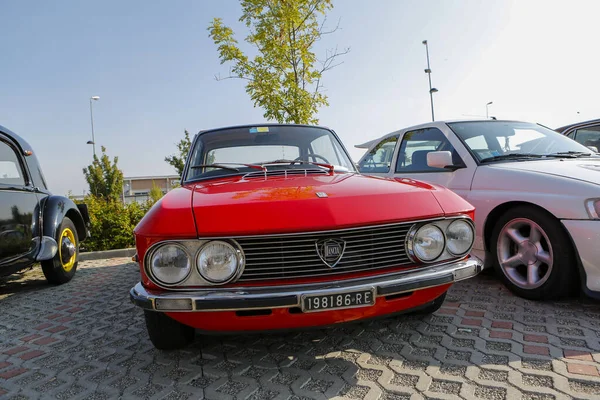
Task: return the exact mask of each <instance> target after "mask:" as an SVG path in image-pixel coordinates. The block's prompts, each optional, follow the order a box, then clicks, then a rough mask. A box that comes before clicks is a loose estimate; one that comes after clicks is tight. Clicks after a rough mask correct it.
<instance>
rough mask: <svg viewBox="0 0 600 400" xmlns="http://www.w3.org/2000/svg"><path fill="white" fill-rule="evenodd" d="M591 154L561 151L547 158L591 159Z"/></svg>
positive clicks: (548, 155)
mask: <svg viewBox="0 0 600 400" xmlns="http://www.w3.org/2000/svg"><path fill="white" fill-rule="evenodd" d="M590 156H591V154H590V153H585V152H583V151H559V152H557V153H552V154H547V155H546V157H561V158H563V157H569V158H579V157H590Z"/></svg>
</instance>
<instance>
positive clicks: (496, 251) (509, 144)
mask: <svg viewBox="0 0 600 400" xmlns="http://www.w3.org/2000/svg"><path fill="white" fill-rule="evenodd" d="M356 147H359V148H367V149H368V150H367V151H366V153H365V155H364V156H363V157H362V158H361V159H360V161H359V163H358V165H359V170H360V171H361V172H362V173H363V174H366V175H379V176H383V177H388V178H395V179H401V178H409V179H414V180H420V181H424V182H430V183H434V184H439V185H442V186H446V187H448V188H450V189H451V190H453V191H454V192H456V193H458V194H459V195H460V196H462V197H463V198H464V199H466V200H467V201H469V202H470V203H471V204H473V205H474V206H475V224H476V230H477V238H476V240H475V245H474V247H473V254H475V255H476V256H479V257H480V258H481V257H484V258H485V259H486V266H491V265H493V267H494V268H495V269H496V271H497V272H498V275H499V276H500V277H501V278H502V280H503V281H504V283H505V284H506V285H507V287H508V288H509V289H510V290H512V291H513V292H514V293H516V294H518V295H520V296H522V297H525V298H528V299H552V298H559V297H563V296H566V295H570V294H574V293H575V292H577V290H578V288H579V287H582V288H583V290H584V291H585V293H586V294H587V295H589V296H591V297H595V298H600V156H599V155H597V154H595V153H594V152H593V151H592V150H590V149H589V148H587V147H585V146H583V145H581V144H579V143H577V142H575V141H574V140H572V139H569V138H568V137H565V136H563V135H561V134H559V133H557V132H555V131H553V130H550V129H548V128H546V127H544V126H541V125H537V124H532V123H527V122H516V121H494V120H485V121H453V122H441V121H436V122H431V123H427V124H422V125H418V126H414V127H411V128H407V129H402V130H399V131H396V132H392V133H389V134H387V135H385V136H383V137H381V138H380V139H378V140H371V141H370V142H367V143H365V144H363V145H357V146H356Z"/></svg>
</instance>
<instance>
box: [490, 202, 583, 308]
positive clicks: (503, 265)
mask: <svg viewBox="0 0 600 400" xmlns="http://www.w3.org/2000/svg"><path fill="white" fill-rule="evenodd" d="M490 244H491V246H490V247H491V253H492V260H493V262H494V269H495V271H496V273H497V274H498V275H499V276H500V278H501V279H502V281H503V282H504V284H505V285H506V287H507V288H508V289H509V290H510V291H512V292H513V293H515V294H516V295H518V296H521V297H523V298H526V299H530V300H550V299H558V298H562V297H566V296H569V295H571V294H574V292H576V290H577V269H576V268H577V266H576V257H575V251H574V249H573V246H572V245H571V240H570V238H569V236H568V235H567V233H566V232H565V230H564V229H563V227H562V226H561V224H560V222H559V221H558V220H557V219H555V218H554V217H553V216H551V215H549V214H548V213H546V212H545V211H543V210H540V209H538V208H535V207H531V206H519V207H515V208H512V209H510V210H508V211H507V212H506V213H505V214H504V215H502V216H501V217H500V219H499V220H498V221H497V222H496V226H495V227H494V230H493V232H492V237H491V241H490Z"/></svg>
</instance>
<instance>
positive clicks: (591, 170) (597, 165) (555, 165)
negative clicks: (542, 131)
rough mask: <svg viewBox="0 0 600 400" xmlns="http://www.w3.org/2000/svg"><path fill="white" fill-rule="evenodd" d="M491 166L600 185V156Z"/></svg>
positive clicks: (492, 165)
mask: <svg viewBox="0 0 600 400" xmlns="http://www.w3.org/2000/svg"><path fill="white" fill-rule="evenodd" d="M490 167H492V168H498V169H510V170H520V171H529V172H537V173H540V174H547V175H554V176H561V177H564V178H569V179H575V180H579V181H585V182H589V183H594V184H596V185H600V158H588V159H586V158H574V159H568V158H557V159H552V160H537V161H520V162H508V163H498V164H491V165H490Z"/></svg>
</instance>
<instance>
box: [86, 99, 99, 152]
mask: <svg viewBox="0 0 600 400" xmlns="http://www.w3.org/2000/svg"><path fill="white" fill-rule="evenodd" d="M92 100H94V101H98V100H100V96H92V97H90V121H91V123H92V140H88V142H87V144H91V145H92V148H93V151H94V156H95V155H96V139H95V138H94V112H93V111H92V109H93V108H92Z"/></svg>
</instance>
